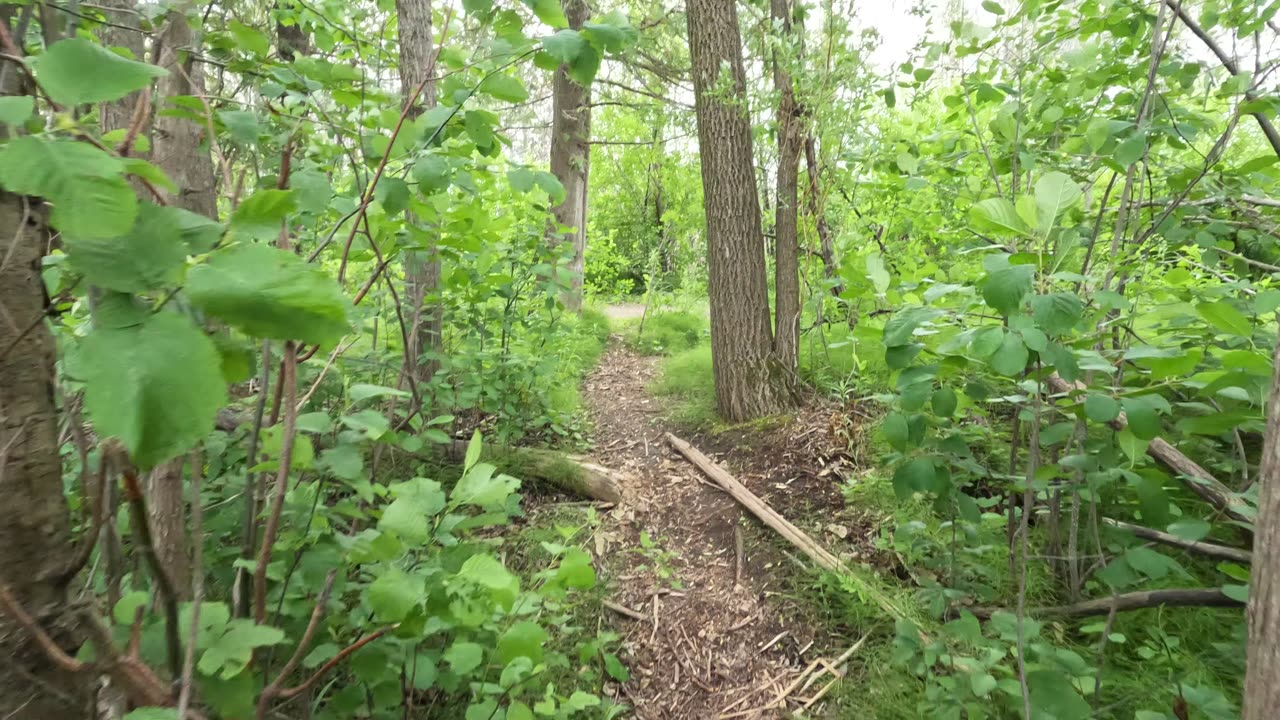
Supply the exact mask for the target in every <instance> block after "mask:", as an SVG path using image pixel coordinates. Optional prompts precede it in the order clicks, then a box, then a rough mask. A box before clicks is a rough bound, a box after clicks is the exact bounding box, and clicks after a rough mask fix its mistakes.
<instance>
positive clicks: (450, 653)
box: [444, 642, 484, 675]
mask: <svg viewBox="0 0 1280 720" xmlns="http://www.w3.org/2000/svg"><path fill="white" fill-rule="evenodd" d="M444 661H445V662H447V663H449V668H450V669H451V670H453V672H454V673H455V674H458V675H468V674H470V673H471V671H472V670H475V669H476V668H478V667H480V663H481V662H483V661H484V648H483V647H481V646H480V645H477V644H476V643H473V642H455V643H454V644H452V645H450V646H449V649H448V650H445V651H444Z"/></svg>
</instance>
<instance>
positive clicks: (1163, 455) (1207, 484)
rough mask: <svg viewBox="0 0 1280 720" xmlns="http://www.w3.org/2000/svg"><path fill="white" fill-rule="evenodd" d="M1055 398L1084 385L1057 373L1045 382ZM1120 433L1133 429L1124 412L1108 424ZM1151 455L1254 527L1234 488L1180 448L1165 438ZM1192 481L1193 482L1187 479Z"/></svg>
mask: <svg viewBox="0 0 1280 720" xmlns="http://www.w3.org/2000/svg"><path fill="white" fill-rule="evenodd" d="M1045 382H1046V384H1047V385H1048V386H1049V389H1050V390H1051V391H1053V392H1054V393H1055V394H1063V393H1069V392H1072V391H1073V390H1080V391H1083V390H1085V389H1086V387H1085V385H1084V384H1083V383H1079V382H1077V383H1074V384H1072V383H1068V382H1067V381H1066V380H1063V379H1062V378H1061V377H1059V376H1058V374H1057V373H1054V374H1052V375H1050V376H1049V377H1048V379H1047V380H1046V381H1045ZM1108 424H1109V425H1110V426H1111V427H1112V428H1114V429H1116V430H1123V429H1124V428H1125V427H1127V426H1128V425H1129V419H1128V417H1126V415H1125V413H1123V412H1121V413H1120V415H1118V416H1117V417H1116V419H1114V420H1112V421H1111V422H1109V423H1108ZM1147 454H1148V455H1150V456H1151V457H1152V459H1154V460H1155V461H1156V462H1158V463H1160V464H1161V465H1164V466H1165V467H1167V468H1169V469H1170V470H1172V471H1173V472H1174V474H1175V475H1177V476H1179V477H1181V478H1184V479H1183V483H1184V484H1186V486H1187V488H1188V489H1189V490H1191V491H1192V492H1194V493H1195V494H1196V495H1199V496H1200V497H1201V498H1202V499H1203V500H1204V501H1205V502H1208V503H1209V504H1210V505H1212V506H1214V507H1215V508H1217V509H1218V510H1220V511H1222V512H1223V513H1224V514H1226V515H1227V516H1228V517H1230V518H1232V519H1234V520H1239V521H1241V522H1244V523H1252V522H1253V517H1252V515H1251V513H1252V510H1251V508H1249V506H1248V504H1247V503H1245V502H1244V500H1242V499H1241V498H1240V497H1239V496H1238V495H1236V494H1235V493H1234V492H1232V491H1231V488H1229V487H1227V486H1226V485H1224V484H1222V482H1220V481H1219V480H1218V479H1217V478H1215V477H1214V476H1213V475H1212V474H1211V473H1210V472H1209V471H1208V470H1205V469H1204V468H1203V467H1201V466H1200V465H1199V464H1197V463H1196V462H1195V461H1194V460H1192V459H1191V458H1189V457H1187V456H1186V455H1183V454H1182V453H1181V452H1180V451H1179V450H1178V449H1177V448H1175V447H1174V446H1172V445H1170V444H1169V443H1167V442H1165V440H1164V439H1163V438H1155V439H1153V440H1152V441H1151V443H1150V444H1149V445H1147ZM1186 478H1189V479H1186Z"/></svg>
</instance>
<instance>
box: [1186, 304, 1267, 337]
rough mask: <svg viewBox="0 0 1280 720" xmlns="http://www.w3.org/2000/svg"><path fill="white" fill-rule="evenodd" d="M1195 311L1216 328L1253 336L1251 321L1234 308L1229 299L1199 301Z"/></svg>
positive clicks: (1232, 333)
mask: <svg viewBox="0 0 1280 720" xmlns="http://www.w3.org/2000/svg"><path fill="white" fill-rule="evenodd" d="M1196 312H1198V313H1200V317H1202V318H1204V319H1205V320H1207V321H1208V322H1209V324H1210V325H1213V326H1214V327H1215V328H1217V329H1218V330H1221V331H1222V332H1224V333H1228V334H1231V335H1239V336H1241V337H1252V336H1253V323H1251V322H1250V321H1249V318H1247V317H1245V315H1244V313H1242V312H1240V311H1239V310H1237V309H1236V307H1235V305H1232V304H1231V301H1229V300H1218V301H1217V302H1211V303H1200V304H1199V305H1197V306H1196Z"/></svg>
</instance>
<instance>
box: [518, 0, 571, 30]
mask: <svg viewBox="0 0 1280 720" xmlns="http://www.w3.org/2000/svg"><path fill="white" fill-rule="evenodd" d="M524 1H525V4H526V5H528V6H529V7H530V8H531V9H532V10H533V14H534V15H536V16H537V18H538V19H539V20H541V21H542V22H544V23H546V24H548V25H550V26H551V27H553V28H562V27H566V26H568V25H569V20H568V19H567V18H565V16H564V9H563V8H561V7H560V0H524Z"/></svg>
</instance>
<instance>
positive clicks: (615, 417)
mask: <svg viewBox="0 0 1280 720" xmlns="http://www.w3.org/2000/svg"><path fill="white" fill-rule="evenodd" d="M614 340H615V341H614V342H612V343H611V344H610V348H609V350H608V351H607V352H606V354H605V355H604V357H603V358H602V359H601V361H600V364H599V366H598V367H597V368H596V369H595V371H593V372H592V373H591V375H590V376H588V378H587V380H586V383H585V388H584V389H585V398H586V402H587V406H588V408H589V411H590V413H591V416H592V422H593V425H594V428H595V432H594V441H595V446H596V451H595V452H594V453H593V455H594V459H596V460H597V461H598V462H600V463H601V464H603V465H606V466H608V467H611V468H614V469H617V470H620V471H622V472H624V473H625V474H626V477H627V482H626V484H625V486H624V487H623V488H622V490H623V495H624V501H623V503H622V504H621V505H620V506H618V507H617V508H615V509H614V510H613V511H612V512H611V513H610V514H609V516H608V519H606V520H605V522H604V525H603V526H602V527H601V528H600V530H599V532H598V533H597V540H596V543H597V545H596V548H595V550H596V552H597V554H598V556H600V557H601V558H602V561H603V565H604V569H605V573H606V574H607V575H608V576H609V579H610V587H611V589H612V598H611V600H612V602H613V603H615V604H616V605H618V606H620V607H619V608H614V610H615V617H616V620H617V622H616V623H615V627H616V628H618V629H619V631H620V633H621V634H622V635H623V638H624V642H623V644H624V648H625V650H626V661H627V664H628V667H629V669H630V674H631V679H630V681H629V682H628V683H626V684H625V686H624V687H623V688H622V691H623V694H624V699H625V700H626V701H627V702H629V703H630V704H631V705H632V706H633V707H635V709H636V710H635V712H636V717H639V718H642V719H648V720H659V719H664V718H774V717H784V716H787V715H788V713H789V712H792V711H794V710H796V709H799V708H800V707H802V706H804V703H805V702H806V700H807V699H809V698H811V697H812V696H813V695H814V694H815V693H816V692H817V691H818V690H819V689H820V688H821V687H822V686H823V685H824V684H826V683H827V682H828V681H830V680H831V677H830V676H827V678H825V679H824V680H823V682H819V683H815V684H814V685H813V686H812V687H808V688H804V689H803V690H801V689H800V688H796V691H795V692H793V693H791V694H790V695H786V696H785V697H783V696H784V695H785V694H786V691H787V689H788V688H789V687H790V686H791V685H792V683H793V682H794V680H795V678H797V677H800V672H801V671H802V670H803V669H805V668H806V667H808V666H810V665H811V664H812V663H813V662H814V661H816V660H817V659H818V658H819V657H822V656H823V653H824V652H827V651H830V650H831V649H832V648H833V647H837V646H839V645H840V644H841V643H843V644H844V645H848V643H849V640H848V638H847V637H844V638H839V639H836V638H832V637H824V636H821V635H822V634H823V633H824V630H823V629H822V628H821V627H819V626H818V624H816V623H814V622H811V621H810V620H809V618H807V617H806V616H807V615H809V614H810V613H809V612H807V609H806V604H805V600H804V599H803V598H797V597H795V596H794V595H793V594H792V593H791V592H790V587H789V585H790V584H791V583H790V582H789V581H790V580H794V579H795V578H796V577H797V574H801V575H804V574H806V573H807V572H808V571H807V570H806V569H803V568H800V567H798V566H800V565H803V564H804V563H802V562H801V561H800V560H799V559H798V558H799V557H800V556H799V553H797V552H794V549H791V551H788V549H787V548H788V547H789V546H786V545H785V543H782V542H781V541H780V540H779V539H778V538H777V536H775V535H772V534H771V531H769V530H766V529H764V528H763V527H762V526H760V525H759V524H758V523H756V522H755V521H754V518H752V517H751V516H750V515H749V514H747V513H746V511H744V510H743V509H742V507H741V506H740V505H738V504H737V503H736V502H735V501H734V500H733V499H732V498H730V497H729V496H728V495H727V494H726V493H724V492H723V491H722V490H720V489H719V487H718V486H717V485H715V484H714V483H712V482H711V481H709V480H707V479H706V478H705V477H703V476H702V474H701V473H700V472H699V471H698V470H697V469H696V468H695V467H694V466H693V465H691V464H689V463H688V462H687V461H685V460H684V459H683V458H682V457H681V456H680V455H678V454H676V453H675V452H674V451H673V450H672V449H671V448H670V447H669V446H668V445H667V443H666V442H665V440H664V435H665V433H666V432H668V431H671V432H676V433H679V432H680V430H679V429H678V428H675V427H671V426H668V421H667V420H666V419H665V415H666V410H667V407H665V403H664V402H663V401H662V400H660V399H657V398H654V397H653V396H651V395H650V393H649V392H648V389H647V388H648V386H649V384H650V383H651V382H652V381H653V379H654V378H655V377H656V376H657V374H658V372H659V369H658V365H659V361H660V358H655V357H645V356H641V355H637V354H635V353H633V352H631V351H630V350H628V349H626V348H625V347H624V346H623V345H622V343H620V342H617V338H615V339H614ZM831 410H832V408H830V407H825V408H824V407H821V406H817V407H810V408H809V409H807V410H803V411H801V412H799V413H797V414H796V415H793V416H789V417H786V418H779V419H777V420H776V421H773V422H771V423H765V424H761V423H757V424H754V425H751V426H744V427H742V428H730V429H723V430H720V431H717V432H715V433H707V434H695V435H685V436H684V439H686V440H688V441H690V442H692V443H693V444H694V445H695V446H696V447H698V448H700V449H701V450H702V451H703V452H704V453H706V454H707V455H709V456H711V457H712V458H713V459H715V460H716V461H717V462H719V463H721V464H722V465H723V466H724V467H725V468H726V469H727V470H729V471H730V472H731V473H734V474H735V476H736V477H737V478H738V479H739V480H740V481H741V482H742V483H743V484H745V485H746V486H747V487H748V488H750V489H751V490H752V491H753V492H755V493H756V494H757V495H760V496H761V497H763V498H764V499H765V500H766V502H768V503H770V504H771V505H772V506H773V507H774V508H775V509H776V510H777V511H778V512H780V513H781V514H782V515H784V516H785V517H788V518H789V519H791V520H793V522H796V523H797V524H798V525H800V526H801V527H806V526H807V527H808V529H809V531H810V532H811V533H814V534H815V537H817V539H818V540H819V541H820V542H835V543H837V544H838V545H839V548H838V550H837V551H838V552H839V553H840V554H842V555H844V556H846V557H859V556H864V557H865V556H866V555H867V554H870V553H873V552H874V550H872V548H871V543H872V541H873V538H874V536H875V533H876V532H877V531H876V529H875V527H874V523H871V522H868V523H866V524H865V525H863V526H858V525H857V524H856V523H855V524H854V526H853V527H850V526H849V525H848V523H849V520H848V519H843V520H841V522H843V523H846V524H845V525H835V524H828V525H825V526H824V525H823V523H824V520H823V519H824V518H832V517H834V516H836V515H837V513H839V512H841V510H842V509H843V508H844V502H843V498H842V497H841V494H840V492H839V490H838V485H837V478H838V476H839V475H841V474H843V473H844V472H846V471H849V470H851V461H850V456H849V455H848V454H847V452H846V450H847V448H848V447H849V443H848V442H847V441H845V440H839V441H838V442H837V436H838V435H839V434H840V432H841V430H840V429H841V428H846V427H847V423H846V421H845V420H844V416H843V414H841V415H840V417H838V418H837V417H835V416H834V415H833V413H832V412H831ZM836 447H839V448H842V449H841V450H833V448H836ZM815 521H816V523H817V526H816V527H815V525H814V523H815ZM837 538H838V539H837ZM827 656H828V657H829V656H830V654H828V655H827Z"/></svg>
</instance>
